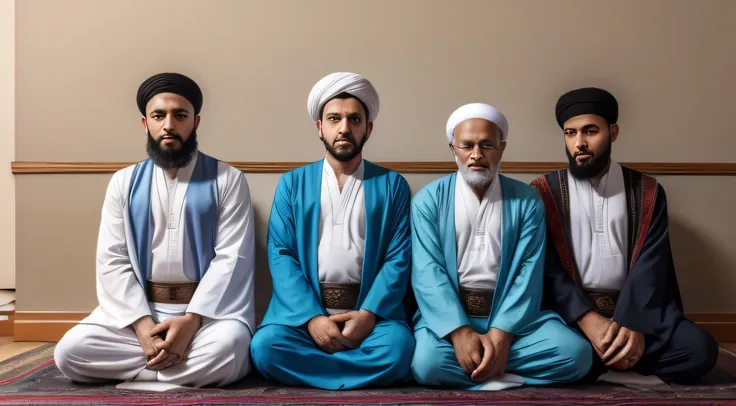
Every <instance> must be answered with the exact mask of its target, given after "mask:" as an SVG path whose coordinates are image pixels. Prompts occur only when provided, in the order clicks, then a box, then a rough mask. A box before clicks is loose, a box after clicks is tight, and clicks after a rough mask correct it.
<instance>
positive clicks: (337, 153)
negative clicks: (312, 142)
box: [320, 134, 368, 162]
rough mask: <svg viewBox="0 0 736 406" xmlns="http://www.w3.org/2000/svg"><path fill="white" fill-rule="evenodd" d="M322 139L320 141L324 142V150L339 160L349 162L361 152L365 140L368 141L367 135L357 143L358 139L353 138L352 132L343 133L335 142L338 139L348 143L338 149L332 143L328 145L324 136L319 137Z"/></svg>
mask: <svg viewBox="0 0 736 406" xmlns="http://www.w3.org/2000/svg"><path fill="white" fill-rule="evenodd" d="M320 138H321V139H322V143H323V144H325V150H327V152H328V153H329V154H330V155H332V157H333V158H335V159H337V160H338V161H340V162H349V161H351V160H353V158H355V157H356V156H358V155H360V153H361V152H363V146H364V145H365V142H366V141H368V137H363V140H362V141H361V142H360V144H358V141H356V140H355V138H354V137H353V134H343V136H342V137H341V138H338V139H336V140H335V142H337V141H338V140H339V141H347V142H349V143H350V147H349V148H341V149H338V148H336V147H335V146H334V143H333V145H330V144H328V143H327V140H325V138H324V137H320Z"/></svg>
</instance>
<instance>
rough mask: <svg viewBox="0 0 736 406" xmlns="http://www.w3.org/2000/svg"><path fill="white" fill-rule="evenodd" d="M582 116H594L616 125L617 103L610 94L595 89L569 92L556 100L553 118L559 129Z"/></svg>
mask: <svg viewBox="0 0 736 406" xmlns="http://www.w3.org/2000/svg"><path fill="white" fill-rule="evenodd" d="M583 114H595V115H598V116H601V117H603V118H604V119H606V121H608V124H616V121H618V102H617V101H616V98H615V97H613V95H612V94H611V93H608V92H607V91H605V90H603V89H598V88H595V87H584V88H582V89H576V90H571V91H569V92H567V93H565V94H563V95H562V96H560V99H559V100H557V106H555V116H556V117H557V124H558V125H559V126H560V127H563V125H564V124H565V122H566V121H567V120H569V119H571V118H573V117H575V116H580V115H583Z"/></svg>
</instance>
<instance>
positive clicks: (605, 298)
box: [583, 289, 618, 319]
mask: <svg viewBox="0 0 736 406" xmlns="http://www.w3.org/2000/svg"><path fill="white" fill-rule="evenodd" d="M583 291H584V292H585V294H586V295H588V297H589V298H590V300H592V301H593V305H595V310H596V311H597V312H598V314H600V315H601V316H603V317H606V318H609V319H610V318H611V317H613V310H614V309H615V308H616V303H617V302H618V292H616V291H613V290H588V289H583Z"/></svg>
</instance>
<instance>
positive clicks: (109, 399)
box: [2, 395, 734, 406]
mask: <svg viewBox="0 0 736 406" xmlns="http://www.w3.org/2000/svg"><path fill="white" fill-rule="evenodd" d="M486 401H489V402H492V403H493V404H498V405H504V404H527V405H547V404H555V403H566V404H567V403H575V404H586V405H605V404H617V405H620V404H626V405H630V406H632V405H661V404H678V405H704V404H708V405H722V404H734V400H733V399H703V398H701V399H697V400H694V399H636V398H617V399H615V400H614V399H611V400H603V399H583V398H566V399H559V400H553V399H526V398H518V399H505V400H501V399H487V400H484V399H479V398H475V399H468V398H464V397H456V398H442V399H438V398H436V397H430V396H421V397H414V396H372V397H366V398H359V399H351V398H350V397H348V398H337V399H336V398H334V397H311V398H309V400H307V401H305V399H304V398H302V397H292V396H232V397H209V398H208V397H201V398H196V399H170V400H168V399H157V400H148V399H140V398H137V397H130V396H95V395H66V396H59V395H55V396H32V395H31V396H28V395H26V396H24V395H5V396H3V397H2V403H3V404H23V403H32V404H39V403H62V404H70V403H78V402H84V403H90V402H91V403H95V404H123V405H133V404H134V405H191V404H202V403H206V404H233V403H235V404H242V403H267V404H279V403H299V404H364V403H365V404H374V403H381V404H386V403H390V404H395V403H400V404H412V403H421V404H447V403H452V404H478V403H484V402H486Z"/></svg>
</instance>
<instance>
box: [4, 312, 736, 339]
mask: <svg viewBox="0 0 736 406" xmlns="http://www.w3.org/2000/svg"><path fill="white" fill-rule="evenodd" d="M87 315H89V313H85V312H22V311H21V312H19V311H16V312H15V323H14V325H13V330H14V331H13V340H14V341H50V342H58V341H59V340H61V337H63V336H64V334H65V333H66V332H67V331H68V330H69V329H71V328H72V327H74V326H75V325H76V324H77V323H78V322H79V321H80V320H82V319H83V318H85V317H87ZM687 317H688V318H689V319H690V320H692V321H693V322H695V323H696V324H697V325H699V326H700V327H702V328H703V329H705V330H706V331H708V332H710V333H711V334H712V335H713V337H715V338H716V340H717V341H718V342H721V343H736V313H690V314H688V315H687Z"/></svg>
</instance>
